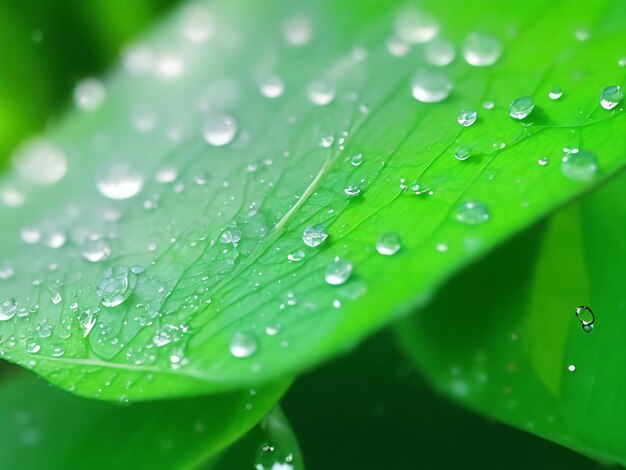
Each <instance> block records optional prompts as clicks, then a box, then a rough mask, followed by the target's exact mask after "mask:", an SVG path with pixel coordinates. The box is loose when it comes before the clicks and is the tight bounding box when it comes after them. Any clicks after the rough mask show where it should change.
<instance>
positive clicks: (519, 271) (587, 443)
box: [397, 176, 626, 464]
mask: <svg viewBox="0 0 626 470" xmlns="http://www.w3.org/2000/svg"><path fill="white" fill-rule="evenodd" d="M625 185H626V177H625V176H621V177H620V178H618V179H616V180H615V181H613V182H611V183H610V184H609V185H607V186H605V187H604V188H602V189H601V190H599V191H598V192H597V193H594V194H592V195H591V196H589V197H587V198H586V199H585V200H584V201H583V202H582V203H579V204H576V205H573V206H571V207H568V208H566V209H563V210H562V211H561V212H559V213H557V214H556V215H555V216H553V217H552V218H551V219H550V220H549V221H548V223H547V224H546V226H545V227H537V228H535V229H533V230H532V231H530V232H528V233H526V234H525V235H524V236H521V237H520V238H518V239H516V240H515V241H513V242H510V243H508V244H506V245H504V246H502V247H501V248H500V249H498V251H496V252H494V253H493V254H492V255H490V256H489V257H488V258H487V259H485V260H484V261H481V262H480V263H479V264H477V265H476V266H473V267H472V268H471V269H468V270H467V271H464V272H462V273H460V274H459V275H457V276H456V277H455V278H454V279H453V280H452V281H451V282H450V283H449V284H447V285H446V287H445V288H444V289H443V290H442V291H441V292H440V293H439V294H438V295H437V297H436V299H435V301H434V302H433V304H432V305H431V306H429V307H428V308H427V309H424V310H423V311H421V312H419V313H418V314H416V315H415V316H414V317H412V318H411V319H409V320H406V321H404V322H402V323H400V324H399V325H398V327H397V332H398V335H399V337H400V339H401V340H402V344H403V345H404V346H405V348H406V349H407V350H408V351H409V352H410V353H411V357H413V358H414V359H415V361H416V362H417V363H418V364H419V365H420V367H421V368H423V369H424V370H425V371H426V372H427V374H428V375H429V376H430V377H431V378H432V379H433V380H434V382H435V384H436V385H437V386H438V387H439V388H440V389H442V390H443V391H445V392H446V393H448V394H451V395H452V396H453V397H455V398H456V399H458V400H459V401H461V402H463V403H465V404H467V405H469V406H470V407H472V408H474V409H477V410H480V411H481V412H483V413H486V414H488V415H489V416H492V417H494V418H497V419H500V420H502V421H504V422H506V423H509V424H512V425H515V426H518V427H520V428H522V429H526V430H528V431H530V432H533V433H536V434H539V435H541V436H544V437H547V438H549V439H552V440H553V441H556V442H559V443H561V444H563V445H566V446H568V447H572V448H573V449H576V450H578V451H581V452H583V453H586V454H588V455H591V456H595V457H598V458H602V459H608V460H612V461H619V462H621V463H622V464H626V419H625V418H626V405H624V403H622V401H621V400H620V399H619V398H618V397H619V396H620V395H621V392H622V390H623V384H624V379H623V377H622V376H621V372H620V370H621V367H622V364H623V362H624V360H626V347H625V346H624V341H623V339H622V336H621V332H622V331H624V328H625V327H626V326H625V325H624V322H625V321H626V320H625V318H626V289H624V276H625V275H626V272H625V270H626V242H625V239H624V236H623V234H624V230H625V229H626V202H625V200H624V187H625ZM504 260H506V262H503V261H504ZM580 305H587V306H589V307H591V308H592V310H593V312H594V314H595V318H596V321H595V323H594V325H595V326H594V329H593V331H592V332H591V333H586V332H585V331H584V330H583V329H582V328H581V326H582V323H581V322H580V321H579V319H578V318H577V317H576V314H575V309H576V307H578V306H580ZM581 319H583V320H584V319H585V317H584V316H582V317H581ZM586 319H587V320H590V319H591V318H590V317H589V318H586Z"/></svg>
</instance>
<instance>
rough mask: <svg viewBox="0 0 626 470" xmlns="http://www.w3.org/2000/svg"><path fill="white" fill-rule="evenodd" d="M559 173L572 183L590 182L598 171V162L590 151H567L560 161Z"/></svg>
mask: <svg viewBox="0 0 626 470" xmlns="http://www.w3.org/2000/svg"><path fill="white" fill-rule="evenodd" d="M561 171H562V172H563V174H564V175H565V176H567V177H568V178H569V179H571V180H574V181H583V182H586V181H591V180H592V179H593V178H594V176H595V175H596V172H597V171H598V160H597V159H596V155H595V154H594V153H593V152H591V151H590V150H581V149H567V150H566V151H565V155H563V158H562V159H561Z"/></svg>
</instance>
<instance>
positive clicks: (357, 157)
mask: <svg viewBox="0 0 626 470" xmlns="http://www.w3.org/2000/svg"><path fill="white" fill-rule="evenodd" d="M361 163H363V155H362V154H360V153H357V154H356V155H354V156H353V157H352V158H351V159H350V164H351V165H352V166H359V165H360V164H361Z"/></svg>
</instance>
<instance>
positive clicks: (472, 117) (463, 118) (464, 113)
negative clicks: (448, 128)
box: [456, 109, 478, 127]
mask: <svg viewBox="0 0 626 470" xmlns="http://www.w3.org/2000/svg"><path fill="white" fill-rule="evenodd" d="M477 118H478V113H477V112H476V111H472V110H465V109H464V110H461V112H460V113H459V115H458V116H457V118H456V120H457V122H458V123H459V124H460V125H461V126H463V127H469V126H471V125H472V124H474V123H475V122H476V119H477Z"/></svg>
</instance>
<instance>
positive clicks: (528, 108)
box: [509, 96, 535, 119]
mask: <svg viewBox="0 0 626 470" xmlns="http://www.w3.org/2000/svg"><path fill="white" fill-rule="evenodd" d="M533 109H535V102H534V101H533V99H532V97H531V96H522V97H520V98H516V99H514V100H513V102H512V103H511V106H509V116H511V117H512V118H513V119H524V118H525V117H527V116H528V115H529V114H530V113H532V112H533Z"/></svg>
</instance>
